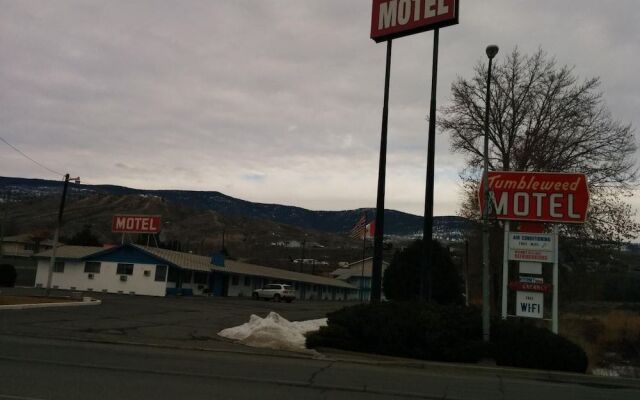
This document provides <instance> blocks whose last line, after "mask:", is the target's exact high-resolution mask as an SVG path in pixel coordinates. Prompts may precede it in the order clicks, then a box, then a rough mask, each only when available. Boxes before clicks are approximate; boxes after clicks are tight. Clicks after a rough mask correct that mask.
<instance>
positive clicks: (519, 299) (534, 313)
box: [516, 291, 544, 318]
mask: <svg viewBox="0 0 640 400" xmlns="http://www.w3.org/2000/svg"><path fill="white" fill-rule="evenodd" d="M543 311H544V293H541V292H521V291H519V292H517V293H516V316H518V317H526V318H542V312H543Z"/></svg>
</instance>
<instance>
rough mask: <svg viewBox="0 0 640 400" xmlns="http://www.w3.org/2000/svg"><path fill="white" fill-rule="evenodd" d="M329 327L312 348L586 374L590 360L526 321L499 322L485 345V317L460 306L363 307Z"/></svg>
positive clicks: (342, 313) (341, 313) (331, 317)
mask: <svg viewBox="0 0 640 400" xmlns="http://www.w3.org/2000/svg"><path fill="white" fill-rule="evenodd" d="M327 317H328V326H326V327H322V328H320V330H319V331H317V332H314V333H311V334H309V335H308V336H307V347H309V348H316V347H333V348H338V349H343V350H351V351H361V352H369V353H377V354H384V355H390V356H400V357H410V358H418V359H423V360H432V361H450V362H477V361H479V360H480V359H482V358H485V357H493V358H495V359H496V362H497V363H498V364H499V365H504V366H513V367H524V368H538V369H552V370H561V371H573V372H584V371H585V370H586V368H587V357H586V355H585V353H584V351H583V350H582V349H581V348H580V347H579V346H577V345H575V344H574V343H572V342H570V341H569V340H567V339H565V338H563V337H560V336H558V335H555V334H553V333H551V332H550V331H548V330H546V329H542V328H536V327H534V326H531V325H530V324H528V323H527V322H526V321H520V320H507V321H502V320H497V321H494V322H493V324H492V340H491V344H489V345H488V344H486V343H484V342H482V322H481V314H480V312H479V311H478V310H476V309H474V308H468V307H463V306H457V305H437V304H427V303H415V302H414V303H409V302H405V303H402V302H388V303H380V304H359V305H355V306H350V307H345V308H343V309H341V310H338V311H335V312H332V313H330V314H328V315H327Z"/></svg>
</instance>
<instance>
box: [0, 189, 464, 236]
mask: <svg viewBox="0 0 640 400" xmlns="http://www.w3.org/2000/svg"><path fill="white" fill-rule="evenodd" d="M61 188H62V182H61V181H51V180H44V179H25V178H8V177H0V190H3V191H7V190H10V191H11V193H12V196H13V197H14V198H15V199H17V200H20V201H25V200H34V199H38V198H43V197H49V196H59V193H60V192H61ZM96 194H102V195H115V196H118V195H120V196H122V195H126V196H147V197H155V198H158V199H162V200H164V201H167V202H170V203H173V204H176V205H179V206H181V207H186V208H189V209H193V210H198V211H205V210H208V211H214V212H217V213H218V214H220V215H225V216H233V217H246V218H255V219H261V220H269V221H273V222H276V223H279V224H285V225H290V226H294V227H298V228H301V229H313V230H315V231H320V232H327V233H346V232H348V231H349V230H350V229H351V227H352V226H353V224H354V223H355V221H357V220H358V219H359V218H360V216H361V215H362V213H363V212H367V213H368V215H369V218H373V216H374V215H375V209H373V208H361V209H355V210H343V211H313V210H308V209H305V208H301V207H294V206H285V205H280V204H266V203H255V202H250V201H246V200H242V199H237V198H234V197H231V196H227V195H225V194H223V193H220V192H217V191H188V190H145V189H132V188H128V187H124V186H115V185H83V184H80V185H77V184H70V190H69V197H70V198H72V199H80V198H85V197H88V196H93V195H96ZM422 225H423V218H422V217H421V216H418V215H413V214H408V213H404V212H401V211H396V210H385V234H386V235H397V236H417V235H420V234H421V233H422ZM467 225H468V221H467V220H465V219H464V218H461V217H455V216H448V217H435V218H434V231H435V232H436V236H439V237H442V238H447V239H456V238H459V236H460V235H459V234H460V233H461V232H462V231H463V230H464V229H466V227H467Z"/></svg>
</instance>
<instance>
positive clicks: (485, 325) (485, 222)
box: [482, 44, 499, 342]
mask: <svg viewBox="0 0 640 400" xmlns="http://www.w3.org/2000/svg"><path fill="white" fill-rule="evenodd" d="M498 50H499V49H498V46H496V45H494V44H492V45H489V46H487V50H486V52H487V57H489V68H488V71H487V100H486V102H485V111H484V172H483V173H482V185H483V187H484V191H483V192H484V193H483V198H484V207H483V210H482V340H484V341H485V342H488V341H489V339H490V328H489V323H490V320H489V318H490V315H489V314H490V307H489V110H490V108H491V66H492V61H493V58H494V57H495V56H496V54H498Z"/></svg>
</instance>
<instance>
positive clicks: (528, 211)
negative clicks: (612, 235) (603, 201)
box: [478, 171, 589, 223]
mask: <svg viewBox="0 0 640 400" xmlns="http://www.w3.org/2000/svg"><path fill="white" fill-rule="evenodd" d="M488 181H489V193H490V199H491V207H492V212H491V214H490V215H491V216H495V218H497V219H504V220H514V221H539V222H560V223H583V222H584V221H585V219H586V217H587V209H588V207H589V190H588V188H587V178H586V176H585V175H584V174H573V173H560V172H558V173H556V172H515V171H508V172H507V171H491V172H489V177H488ZM483 187H484V186H483V185H482V183H481V185H480V191H479V193H478V195H479V196H478V197H479V201H480V206H481V210H482V209H483V207H484V198H483V196H482V193H483Z"/></svg>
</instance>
